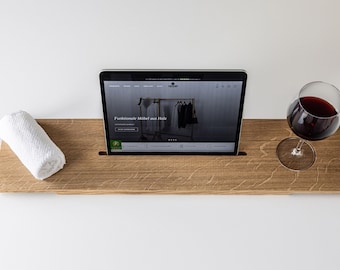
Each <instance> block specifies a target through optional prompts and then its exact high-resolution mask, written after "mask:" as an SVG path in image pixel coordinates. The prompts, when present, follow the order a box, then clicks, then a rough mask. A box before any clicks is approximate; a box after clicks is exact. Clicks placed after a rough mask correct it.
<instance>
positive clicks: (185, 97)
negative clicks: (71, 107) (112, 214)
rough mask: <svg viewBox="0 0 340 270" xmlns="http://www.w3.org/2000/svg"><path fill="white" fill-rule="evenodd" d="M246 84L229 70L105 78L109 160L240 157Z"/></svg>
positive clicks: (115, 73) (107, 74)
mask: <svg viewBox="0 0 340 270" xmlns="http://www.w3.org/2000/svg"><path fill="white" fill-rule="evenodd" d="M246 79H247V74H246V73H245V72H244V71H230V70H227V71H226V70H214V71H209V70H208V71H203V70H166V71H162V70H151V71H146V70H110V71H103V72H101V73H100V86H101V95H102V104H103V115H104V125H105V135H106V147H107V154H109V155H114V154H132V153H143V154H148V153H151V154H154V153H158V154H159V153H167V154H185V153H187V154H195V153H199V154H231V155H236V154H237V153H238V146H239V138H240V130H241V123H242V111H243V103H244V95H245V89H246Z"/></svg>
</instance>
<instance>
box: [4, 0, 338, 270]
mask: <svg viewBox="0 0 340 270" xmlns="http://www.w3.org/2000/svg"><path fill="white" fill-rule="evenodd" d="M339 10H340V1H338V0H284V1H283V0H277V1H269V0H253V1H252V0H239V1H231V0H224V1H222V0H196V1H194V0H172V1H161V0H144V1H141V0H140V1H138V0H125V1H117V0H111V1H109V0H82V1H81V0H50V1H43V0H21V1H17V0H0V93H1V96H0V117H1V116H3V115H4V114H6V113H9V112H12V111H16V110H18V109H24V110H26V111H28V112H29V113H31V114H32V115H33V116H34V117H36V118H99V117H101V116H102V113H101V103H100V94H99V83H98V73H99V72H100V70H102V69H108V68H131V69H135V68H138V69H150V68H152V69H153V68H155V69H158V68H160V69H163V68H164V69H165V68H167V69H168V68H174V69H175V68H181V69H185V68H187V69H196V68H197V69H210V68H211V69H233V68H241V69H245V70H247V72H248V75H249V80H248V87H247V94H246V104H245V112H244V116H245V118H284V117H285V112H286V107H287V105H288V103H289V102H290V100H291V99H292V98H293V97H294V96H295V95H296V93H297V92H298V90H299V89H300V88H301V86H303V85H304V84H305V83H307V82H309V81H313V80H325V81H328V82H331V83H333V84H335V85H337V86H338V87H340V34H339V26H340V16H339ZM339 178H340V177H339ZM339 181H340V179H339ZM339 213H340V197H339V196H336V195H327V196H57V195H51V194H47V195H46V194H45V195H38V194H2V195H0V269H6V270H7V269H38V270H39V269H119V270H120V269H339V268H340V248H339V243H340V215H339Z"/></svg>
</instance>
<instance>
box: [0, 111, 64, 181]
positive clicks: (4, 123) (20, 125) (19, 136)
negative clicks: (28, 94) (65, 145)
mask: <svg viewBox="0 0 340 270" xmlns="http://www.w3.org/2000/svg"><path fill="white" fill-rule="evenodd" d="M0 139H2V140H4V141H5V142H6V143H7V144H8V145H9V147H10V148H11V149H12V151H13V152H14V153H15V154H16V155H17V156H18V158H19V159H20V161H21V162H22V163H23V164H24V165H25V167H26V168H27V169H28V170H29V171H30V172H31V173H32V175H33V176H34V177H35V178H36V179H40V180H43V179H45V178H48V177H50V176H51V175H53V174H55V173H56V172H58V171H59V170H61V169H62V168H63V167H64V164H65V156H64V154H63V152H62V151H61V150H60V149H59V148H58V147H57V146H56V145H55V144H54V143H53V141H52V140H51V139H50V138H49V137H48V135H47V134H46V132H45V131H44V130H43V129H42V127H41V126H40V125H39V124H38V123H37V122H36V121H35V120H34V118H33V117H32V116H31V115H30V114H28V113H27V112H24V111H19V112H15V113H12V114H8V115H6V116H4V117H3V118H2V119H1V120H0Z"/></svg>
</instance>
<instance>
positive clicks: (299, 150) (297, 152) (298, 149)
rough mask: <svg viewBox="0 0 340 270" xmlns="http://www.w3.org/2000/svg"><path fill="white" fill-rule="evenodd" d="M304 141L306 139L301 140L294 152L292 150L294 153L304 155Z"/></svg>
mask: <svg viewBox="0 0 340 270" xmlns="http://www.w3.org/2000/svg"><path fill="white" fill-rule="evenodd" d="M304 142H305V141H304V140H302V139H300V140H299V142H298V144H297V145H296V147H295V148H294V149H293V152H292V154H293V155H294V156H300V155H302V151H301V149H302V145H303V144H304Z"/></svg>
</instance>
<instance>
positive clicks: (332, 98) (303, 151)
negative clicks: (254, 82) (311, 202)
mask: <svg viewBox="0 0 340 270" xmlns="http://www.w3.org/2000/svg"><path fill="white" fill-rule="evenodd" d="M339 112H340V91H339V90H338V89H337V88H336V87H335V86H334V85H331V84H329V83H326V82H322V81H315V82H310V83H308V84H306V85H305V86H304V87H302V89H301V90H300V92H299V95H298V97H297V99H295V100H294V101H293V102H292V103H291V104H290V106H289V108H288V111H287V121H288V124H289V127H290V128H291V129H292V131H293V132H294V133H295V134H296V135H297V136H298V137H299V138H296V137H295V138H294V137H290V138H286V139H284V140H283V141H281V142H280V143H279V144H278V146H277V149H276V154H277V157H278V159H279V161H280V163H281V164H282V165H283V166H284V167H286V168H288V169H291V170H294V171H300V170H305V169H308V168H310V167H311V166H312V165H313V163H314V161H315V158H316V153H315V150H314V148H313V146H312V145H311V144H310V143H309V142H307V141H306V140H309V141H317V140H322V139H325V138H327V137H329V136H331V135H332V134H334V133H335V132H336V131H337V129H338V128H339V125H340V115H339Z"/></svg>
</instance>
